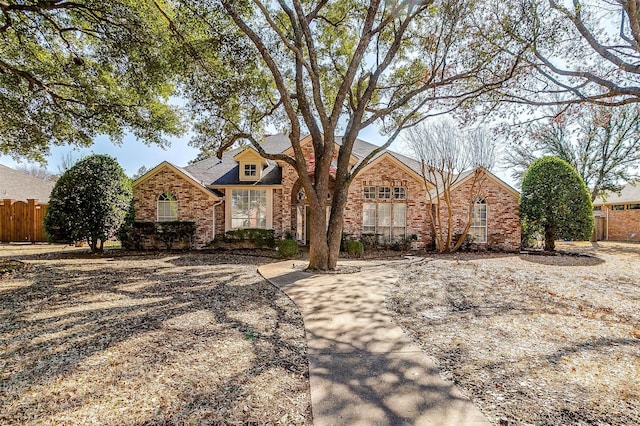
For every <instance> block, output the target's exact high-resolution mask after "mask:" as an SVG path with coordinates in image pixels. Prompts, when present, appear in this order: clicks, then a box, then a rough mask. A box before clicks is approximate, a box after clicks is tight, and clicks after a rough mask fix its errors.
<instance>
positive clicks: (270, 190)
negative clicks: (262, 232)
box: [225, 186, 273, 231]
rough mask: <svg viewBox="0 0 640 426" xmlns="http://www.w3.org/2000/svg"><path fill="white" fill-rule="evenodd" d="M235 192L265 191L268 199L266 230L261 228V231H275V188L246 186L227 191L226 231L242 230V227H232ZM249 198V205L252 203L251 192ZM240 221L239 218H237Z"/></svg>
mask: <svg viewBox="0 0 640 426" xmlns="http://www.w3.org/2000/svg"><path fill="white" fill-rule="evenodd" d="M235 191H264V193H265V198H266V208H265V215H266V225H265V227H264V228H260V229H273V188H264V189H262V188H259V187H258V188H256V187H255V186H244V187H238V188H233V189H228V190H227V194H228V202H225V231H230V230H233V229H242V228H241V227H235V228H234V227H232V224H233V220H232V219H233V217H232V216H233V206H232V204H233V198H234V193H235ZM248 197H249V201H248V203H251V193H250V192H249V194H248ZM236 219H238V218H236ZM250 228H254V227H250Z"/></svg>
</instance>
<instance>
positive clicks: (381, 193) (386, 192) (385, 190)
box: [378, 186, 391, 200]
mask: <svg viewBox="0 0 640 426" xmlns="http://www.w3.org/2000/svg"><path fill="white" fill-rule="evenodd" d="M378 198H380V199H382V200H390V199H391V187H390V186H379V187H378Z"/></svg>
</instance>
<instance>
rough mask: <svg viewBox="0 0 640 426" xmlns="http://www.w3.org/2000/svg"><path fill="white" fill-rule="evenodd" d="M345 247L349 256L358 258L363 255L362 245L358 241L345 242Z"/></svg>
mask: <svg viewBox="0 0 640 426" xmlns="http://www.w3.org/2000/svg"><path fill="white" fill-rule="evenodd" d="M345 245H346V247H347V253H349V256H353V257H360V256H362V254H363V253H364V244H362V243H361V242H360V241H347V242H346V244H345Z"/></svg>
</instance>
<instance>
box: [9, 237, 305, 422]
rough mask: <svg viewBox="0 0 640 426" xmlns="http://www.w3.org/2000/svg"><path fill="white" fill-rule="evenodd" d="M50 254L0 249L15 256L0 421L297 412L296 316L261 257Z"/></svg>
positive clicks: (265, 418)
mask: <svg viewBox="0 0 640 426" xmlns="http://www.w3.org/2000/svg"><path fill="white" fill-rule="evenodd" d="M8 250H13V251H12V252H9V251H8ZM29 250H32V252H30V251H29ZM56 250H58V249H56ZM58 251H59V253H56V254H53V255H51V254H46V252H47V250H45V249H44V248H42V247H31V248H29V247H27V248H25V249H23V250H21V251H17V252H16V251H15V248H11V249H10V248H7V246H3V247H0V256H5V257H6V256H11V257H13V258H22V259H26V260H25V263H26V264H27V266H26V267H25V268H24V269H22V270H21V271H17V272H15V273H13V274H10V275H9V276H5V278H3V279H0V306H1V308H0V348H1V349H0V351H1V352H0V424H28V425H37V424H42V425H44V424H47V425H53V424H55V425H76V424H101V425H121V424H127V425H154V424H158V425H159V424H162V425H170V424H171V425H173V424H176V425H182V424H212V423H224V424H246V423H259V424H310V423H311V409H310V398H309V384H308V367H307V361H306V345H305V341H304V330H303V324H302V319H301V316H300V314H299V312H298V311H297V309H296V308H295V306H294V305H293V303H292V302H291V301H290V300H289V299H288V298H287V297H286V296H284V295H283V294H282V293H281V292H279V291H278V290H276V289H275V288H273V287H272V286H270V285H269V284H268V283H267V282H266V281H264V280H263V279H262V278H261V277H259V276H258V275H257V274H256V272H255V271H256V265H257V264H259V263H261V262H264V261H265V260H264V259H259V258H250V257H241V256H227V257H224V256H223V255H216V254H201V253H191V254H161V255H141V256H124V257H120V256H116V257H108V256H103V257H95V256H88V255H84V254H81V252H80V253H77V251H76V252H74V251H72V252H71V253H69V252H67V250H66V249H63V248H59V250H58Z"/></svg>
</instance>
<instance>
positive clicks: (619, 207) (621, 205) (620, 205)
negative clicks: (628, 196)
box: [611, 204, 624, 210]
mask: <svg viewBox="0 0 640 426" xmlns="http://www.w3.org/2000/svg"><path fill="white" fill-rule="evenodd" d="M611 210H624V204H614V205H612V206H611Z"/></svg>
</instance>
